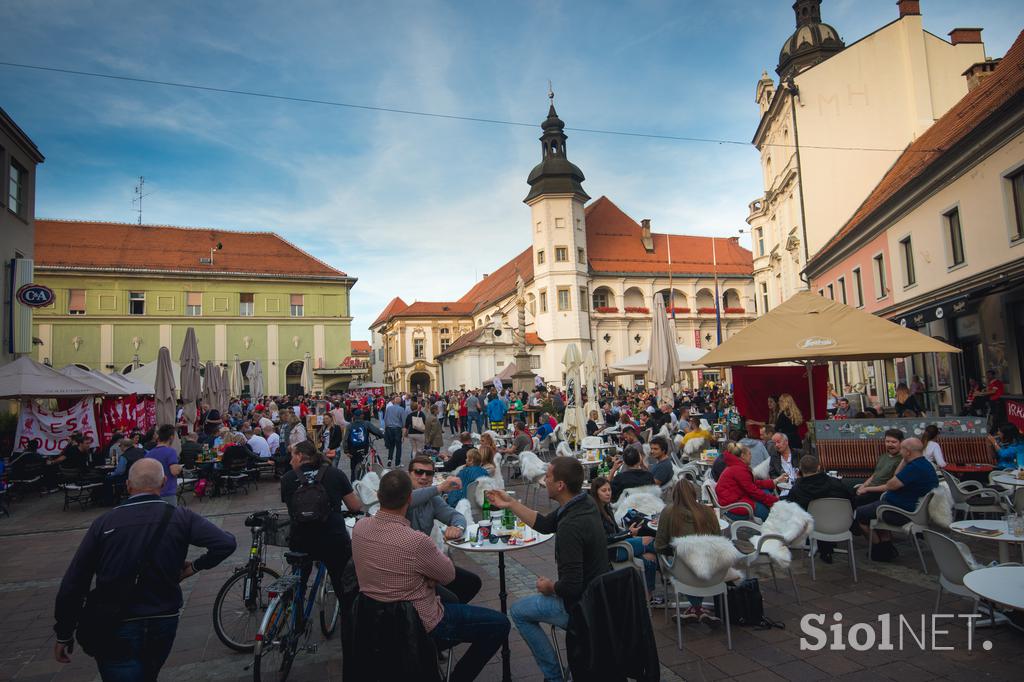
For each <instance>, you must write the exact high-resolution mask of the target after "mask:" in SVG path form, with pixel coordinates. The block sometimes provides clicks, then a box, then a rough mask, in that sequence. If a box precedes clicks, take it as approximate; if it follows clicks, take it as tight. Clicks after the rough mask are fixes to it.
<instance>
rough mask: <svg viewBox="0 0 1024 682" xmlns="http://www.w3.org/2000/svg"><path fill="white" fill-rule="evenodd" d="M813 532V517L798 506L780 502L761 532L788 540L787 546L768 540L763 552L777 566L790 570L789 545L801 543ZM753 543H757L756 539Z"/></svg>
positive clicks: (774, 506) (775, 505)
mask: <svg viewBox="0 0 1024 682" xmlns="http://www.w3.org/2000/svg"><path fill="white" fill-rule="evenodd" d="M812 530H814V517H813V516H811V515H810V514H808V513H807V512H806V511H804V509H803V507H801V506H800V505H798V504H795V503H793V502H786V501H784V500H779V501H778V502H776V503H775V504H774V505H772V509H771V512H770V513H769V514H768V518H767V519H765V522H764V523H763V524H761V532H762V533H764V534H765V535H770V534H771V535H781V536H782V537H783V538H785V539H786V544H782V543H781V542H779V541H778V540H767V541H765V543H764V545H762V546H761V552H762V553H764V554H767V555H768V556H769V557H771V559H772V561H773V562H774V563H775V565H777V566H779V567H781V568H789V562H790V561H791V560H792V558H793V557H792V555H791V554H790V552H789V545H793V544H796V543H799V542H800V541H801V540H802V539H803V538H806V537H807V535H808V534H809V533H810V532H811V531H812ZM751 541H752V542H755V543H756V541H757V540H756V537H755V538H754V539H752V540H751Z"/></svg>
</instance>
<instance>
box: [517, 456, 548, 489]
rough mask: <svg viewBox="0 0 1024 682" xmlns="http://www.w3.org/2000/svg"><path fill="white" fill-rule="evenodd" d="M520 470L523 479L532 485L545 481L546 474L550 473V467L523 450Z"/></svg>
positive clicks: (520, 458)
mask: <svg viewBox="0 0 1024 682" xmlns="http://www.w3.org/2000/svg"><path fill="white" fill-rule="evenodd" d="M519 468H520V470H521V471H522V472H523V478H525V479H526V480H528V481H530V482H531V483H538V482H540V481H541V480H543V478H544V474H546V473H547V471H548V465H547V464H545V463H544V462H542V461H541V459H540V457H538V456H537V455H536V454H535V453H533V452H530V451H529V450H523V451H522V452H520V453H519Z"/></svg>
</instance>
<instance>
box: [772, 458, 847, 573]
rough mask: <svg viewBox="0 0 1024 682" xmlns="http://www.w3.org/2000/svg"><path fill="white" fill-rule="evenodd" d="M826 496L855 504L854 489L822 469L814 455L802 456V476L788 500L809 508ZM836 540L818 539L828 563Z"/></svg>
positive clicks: (819, 553) (821, 553) (819, 551)
mask: <svg viewBox="0 0 1024 682" xmlns="http://www.w3.org/2000/svg"><path fill="white" fill-rule="evenodd" d="M826 497H838V498H840V499H843V500H849V501H850V504H851V505H852V504H853V500H854V494H853V491H852V490H850V489H849V488H847V487H846V486H845V485H843V482H842V481H840V480H839V479H838V478H832V477H831V476H829V475H828V474H826V473H825V472H824V471H822V470H821V463H820V462H819V461H818V458H817V457H815V456H814V455H804V456H803V457H801V458H800V478H798V479H796V483H794V484H793V489H792V490H790V491H789V495H787V496H786V501H787V502H795V503H796V504H799V505H800V506H801V507H803V508H804V509H807V508H808V507H809V506H810V504H811V502H813V501H814V500H821V499H824V498H826ZM834 547H835V543H834V542H826V541H825V540H819V541H818V555H819V556H820V557H821V559H822V561H824V562H825V563H827V564H830V563H832V550H833V548H834Z"/></svg>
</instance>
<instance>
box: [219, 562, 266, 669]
mask: <svg viewBox="0 0 1024 682" xmlns="http://www.w3.org/2000/svg"><path fill="white" fill-rule="evenodd" d="M248 576H249V569H248V568H246V569H243V570H240V571H236V572H235V574H234V575H232V576H231V577H230V578H228V579H227V581H226V582H225V583H224V586H223V587H221V588H220V592H218V593H217V598H216V599H215V600H214V602H213V629H214V632H216V633H217V637H218V638H219V639H220V641H222V642H223V643H224V646H226V647H228V648H230V649H234V650H235V651H241V652H244V653H248V652H250V651H252V650H253V647H254V646H255V645H256V640H255V638H256V630H257V629H258V628H259V626H260V620H261V619H262V618H263V613H264V611H266V609H267V603H268V602H269V599H268V598H267V591H266V586H267V585H269V584H270V583H272V582H274V581H275V580H277V579H278V578H280V577H281V576H280V575H279V574H278V573H277V571H274V570H271V569H269V568H267V567H266V566H261V567H260V570H259V571H258V572H257V574H256V580H255V583H254V584H253V585H252V586H251V588H250V589H251V592H250V593H251V594H252V598H251V599H250V600H249V601H248V602H246V601H245V581H246V578H247V577H248Z"/></svg>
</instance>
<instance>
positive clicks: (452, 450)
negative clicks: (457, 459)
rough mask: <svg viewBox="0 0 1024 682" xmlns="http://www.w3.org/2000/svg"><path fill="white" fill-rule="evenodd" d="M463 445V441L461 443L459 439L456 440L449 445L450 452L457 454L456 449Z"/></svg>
mask: <svg viewBox="0 0 1024 682" xmlns="http://www.w3.org/2000/svg"><path fill="white" fill-rule="evenodd" d="M461 447H462V443H460V442H459V441H455V442H454V443H452V444H451V445H449V446H448V452H450V453H452V454H455V451H456V450H458V449H459V448H461Z"/></svg>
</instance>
